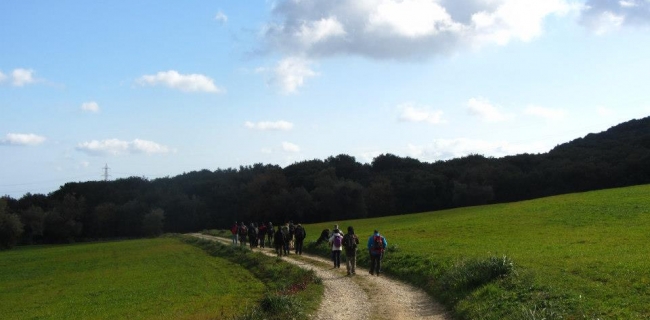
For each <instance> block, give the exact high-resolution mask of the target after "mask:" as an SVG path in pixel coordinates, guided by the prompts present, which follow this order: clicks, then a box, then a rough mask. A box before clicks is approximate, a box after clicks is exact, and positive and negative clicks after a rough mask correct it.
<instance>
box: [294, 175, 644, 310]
mask: <svg viewBox="0 0 650 320" xmlns="http://www.w3.org/2000/svg"><path fill="white" fill-rule="evenodd" d="M648 194H650V185H645V186H636V187H628V188H619V189H610V190H602V191H594V192H587V193H577V194H569V195H563V196H555V197H549V198H543V199H537V200H531V201H523V202H515V203H509V204H498V205H490V206H477V207H469V208H461V209H453V210H445V211H437V212H427V213H419V214H411V215H402V216H393V217H385V218H373V219H363V220H348V221H332V222H325V223H319V224H310V225H306V228H307V233H308V234H311V235H318V234H320V230H323V229H324V228H329V227H331V226H332V225H333V224H335V223H336V224H339V225H340V226H341V227H342V230H345V229H346V227H347V226H348V225H351V226H353V227H354V229H355V231H356V233H357V235H359V237H360V239H361V246H360V249H359V254H358V260H357V261H358V263H360V265H363V266H365V265H367V261H368V253H367V250H365V249H364V248H365V243H366V241H367V239H368V238H367V237H369V236H370V235H371V234H372V231H373V230H374V229H378V230H379V231H380V232H381V233H382V234H383V235H384V236H385V237H386V239H387V240H388V248H389V250H387V251H386V253H385V256H384V261H383V264H382V268H383V269H384V271H385V272H386V273H387V274H392V275H394V276H396V277H398V278H401V279H404V280H406V281H408V282H410V283H413V284H415V285H418V286H421V287H422V288H423V289H425V290H426V291H427V292H429V293H430V294H432V295H433V296H435V297H436V298H437V299H439V300H440V301H443V302H445V304H446V305H447V307H448V308H450V309H451V310H453V313H454V314H455V315H456V316H457V317H458V318H461V319H539V318H546V319H560V318H562V319H567V318H568V319H577V318H601V319H602V318H619V319H639V318H649V317H650V312H649V311H648V310H649V309H648V308H647V306H648V305H650V289H649V288H650V260H648V259H647V244H648V243H650V233H648V228H650V197H648ZM314 237H315V236H314ZM364 240H365V241H364ZM396 245H397V246H398V247H399V249H398V250H395V251H393V250H391V247H392V246H396ZM306 249H308V250H310V252H316V253H319V252H320V253H321V254H324V255H325V254H327V249H326V247H316V246H315V245H307V246H306ZM497 253H498V254H497ZM504 256H505V257H506V258H505V259H504Z"/></svg>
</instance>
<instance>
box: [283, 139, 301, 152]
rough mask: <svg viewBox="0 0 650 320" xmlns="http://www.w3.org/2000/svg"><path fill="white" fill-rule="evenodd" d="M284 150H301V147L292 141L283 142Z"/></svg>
mask: <svg viewBox="0 0 650 320" xmlns="http://www.w3.org/2000/svg"><path fill="white" fill-rule="evenodd" d="M282 150H284V151H286V152H300V147H299V146H298V145H296V144H293V143H291V142H286V141H285V142H282Z"/></svg>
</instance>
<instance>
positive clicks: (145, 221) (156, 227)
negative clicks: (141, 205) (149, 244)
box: [142, 208, 165, 237]
mask: <svg viewBox="0 0 650 320" xmlns="http://www.w3.org/2000/svg"><path fill="white" fill-rule="evenodd" d="M164 220H165V212H164V211H163V210H162V209H160V208H157V209H153V210H151V212H149V213H147V214H145V215H144V217H143V218H142V231H143V233H144V235H145V236H149V237H157V236H159V235H161V234H162V233H163V221H164Z"/></svg>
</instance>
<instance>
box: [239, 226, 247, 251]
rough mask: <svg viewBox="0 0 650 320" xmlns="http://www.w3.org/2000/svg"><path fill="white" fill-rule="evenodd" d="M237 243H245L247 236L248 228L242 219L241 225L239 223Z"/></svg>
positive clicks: (241, 244) (242, 244)
mask: <svg viewBox="0 0 650 320" xmlns="http://www.w3.org/2000/svg"><path fill="white" fill-rule="evenodd" d="M238 232H239V245H240V246H245V245H246V236H248V228H246V225H245V224H244V222H243V221H242V223H241V225H239V230H238Z"/></svg>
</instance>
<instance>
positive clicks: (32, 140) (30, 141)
mask: <svg viewBox="0 0 650 320" xmlns="http://www.w3.org/2000/svg"><path fill="white" fill-rule="evenodd" d="M44 141H45V137H43V136H39V135H36V134H33V133H7V134H6V135H5V137H4V139H0V145H5V146H35V145H39V144H41V143H43V142H44Z"/></svg>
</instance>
